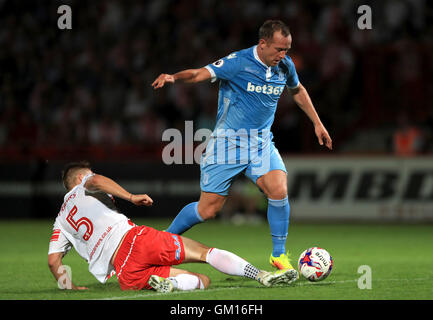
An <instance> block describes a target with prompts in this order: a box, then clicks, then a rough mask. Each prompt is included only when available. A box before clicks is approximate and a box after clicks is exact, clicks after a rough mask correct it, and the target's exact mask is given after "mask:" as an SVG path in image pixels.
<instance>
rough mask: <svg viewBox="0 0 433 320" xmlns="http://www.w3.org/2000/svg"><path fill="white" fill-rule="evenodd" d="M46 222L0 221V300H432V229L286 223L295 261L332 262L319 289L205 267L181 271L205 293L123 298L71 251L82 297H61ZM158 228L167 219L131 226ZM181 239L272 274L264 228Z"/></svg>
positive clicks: (69, 260) (230, 228) (209, 231)
mask: <svg viewBox="0 0 433 320" xmlns="http://www.w3.org/2000/svg"><path fill="white" fill-rule="evenodd" d="M53 221H54V219H53V220H52V221H48V220H19V221H6V220H3V221H1V222H0V246H1V247H0V248H1V249H0V252H1V255H0V266H1V272H0V299H1V300H28V299H38V300H39V299H48V300H64V299H66V300H81V299H86V300H87V299H108V300H132V299H134V300H135V299H141V300H163V299H169V300H220V299H223V300H298V299H301V300H309V299H315V300H431V299H432V298H433V268H432V267H431V266H432V265H433V254H432V249H431V247H432V244H433V232H432V226H431V225H424V226H423V225H401V224H399V225H373V224H306V223H292V224H291V226H290V228H289V236H288V241H287V243H288V246H287V247H288V249H289V250H291V252H292V259H293V261H297V259H298V256H299V254H300V253H301V252H302V251H303V250H305V249H306V248H308V247H311V246H320V247H323V248H325V249H327V250H328V251H329V252H330V254H331V255H332V257H333V258H334V269H333V271H332V273H331V274H330V276H329V277H328V278H327V279H326V280H324V281H322V282H317V283H311V282H309V281H307V280H305V279H302V278H301V279H300V280H298V281H297V282H296V283H295V284H293V285H291V286H286V287H275V288H264V287H261V286H260V285H259V284H258V283H257V282H255V281H252V280H248V279H243V278H239V277H233V276H228V275H225V274H222V273H219V272H218V271H216V270H214V269H213V268H212V267H210V266H209V265H206V264H185V265H182V266H181V267H183V268H185V269H189V270H191V271H196V272H201V273H205V274H207V275H209V276H210V278H211V280H212V284H211V287H210V288H209V289H208V290H195V291H193V292H174V293H170V294H158V293H156V292H153V291H148V290H144V291H121V290H120V288H119V285H118V283H117V279H116V277H112V278H111V279H109V281H108V282H107V283H106V284H105V285H103V284H100V283H99V282H98V281H97V280H96V279H95V278H94V277H93V276H92V275H91V274H90V273H89V272H88V265H87V263H86V262H85V261H84V260H83V259H81V258H80V257H79V256H78V254H77V253H76V252H75V251H74V250H72V251H71V252H70V253H69V254H68V255H67V256H66V257H65V258H64V264H66V265H69V266H70V267H71V269H72V279H73V282H74V283H75V284H77V285H82V286H87V287H89V290H87V291H63V290H59V289H57V283H56V282H55V280H54V278H53V277H52V275H51V273H50V271H49V269H48V267H47V250H48V241H49V239H50V236H51V228H52V223H53ZM134 222H135V223H137V224H146V225H150V226H152V227H155V228H157V229H164V228H166V227H167V226H168V224H169V221H168V220H150V219H135V221H134ZM185 236H187V237H189V238H192V239H194V240H197V241H200V242H202V243H204V244H206V245H208V246H213V247H218V248H221V249H226V250H229V251H232V252H234V253H236V254H238V255H239V256H241V257H243V258H245V259H246V260H248V261H249V262H251V263H252V264H254V265H256V266H257V267H259V268H261V269H271V267H270V265H269V263H268V258H269V254H270V250H271V241H270V235H269V230H268V226H267V224H265V223H263V224H259V225H242V226H235V225H232V224H228V223H223V222H220V221H218V220H216V221H209V222H207V223H203V224H200V225H198V226H195V227H194V228H193V229H191V230H189V231H188V232H187V233H185ZM363 265H367V266H369V267H370V268H371V279H372V282H371V283H372V287H371V289H360V288H359V287H358V280H359V278H360V277H361V276H363V275H365V273H362V274H361V273H358V268H359V267H360V266H363Z"/></svg>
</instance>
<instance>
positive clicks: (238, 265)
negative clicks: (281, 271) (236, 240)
mask: <svg viewBox="0 0 433 320" xmlns="http://www.w3.org/2000/svg"><path fill="white" fill-rule="evenodd" d="M206 262H207V263H209V264H210V265H211V266H212V267H214V268H215V269H217V270H218V271H220V272H223V273H225V274H229V275H233V276H241V277H246V278H250V279H257V274H258V273H259V271H260V270H259V269H257V268H256V267H254V266H253V265H251V264H250V263H248V262H247V261H245V260H244V259H242V258H241V257H238V256H237V255H235V254H234V253H231V252H229V251H226V250H221V249H217V248H212V249H210V250H209V251H208V253H207V257H206Z"/></svg>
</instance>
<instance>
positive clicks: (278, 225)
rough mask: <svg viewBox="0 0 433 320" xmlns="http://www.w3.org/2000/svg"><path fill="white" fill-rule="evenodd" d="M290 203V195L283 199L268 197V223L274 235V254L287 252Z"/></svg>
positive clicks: (276, 255) (275, 255)
mask: <svg viewBox="0 0 433 320" xmlns="http://www.w3.org/2000/svg"><path fill="white" fill-rule="evenodd" d="M289 216H290V205H289V199H288V197H285V198H284V199H281V200H272V199H268V223H269V228H270V229H271V235H272V246H273V248H272V255H273V256H274V257H279V256H280V255H281V254H282V253H286V239H287V231H288V230H289Z"/></svg>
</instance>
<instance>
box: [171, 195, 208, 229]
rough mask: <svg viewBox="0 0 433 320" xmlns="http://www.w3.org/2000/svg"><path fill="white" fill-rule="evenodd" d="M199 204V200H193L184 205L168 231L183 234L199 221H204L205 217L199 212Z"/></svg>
mask: <svg viewBox="0 0 433 320" xmlns="http://www.w3.org/2000/svg"><path fill="white" fill-rule="evenodd" d="M197 205H198V202H192V203H190V204H187V205H186V206H185V207H183V209H182V210H180V212H179V213H178V214H177V216H176V218H174V220H173V222H172V223H171V225H170V226H169V227H168V229H167V230H166V231H167V232H171V233H175V234H182V233H184V232H185V231H187V230H188V229H189V228H191V227H192V226H194V225H196V224H197V223H200V222H203V218H202V217H201V216H200V215H199V214H198V211H197Z"/></svg>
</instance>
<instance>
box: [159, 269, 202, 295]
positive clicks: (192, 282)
mask: <svg viewBox="0 0 433 320" xmlns="http://www.w3.org/2000/svg"><path fill="white" fill-rule="evenodd" d="M167 280H169V281H170V282H171V283H172V284H173V287H174V288H175V289H176V290H180V291H187V290H195V289H204V285H203V282H202V281H201V279H200V278H199V277H197V276H196V275H193V274H187V273H182V274H179V275H177V276H176V277H168V278H167Z"/></svg>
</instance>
